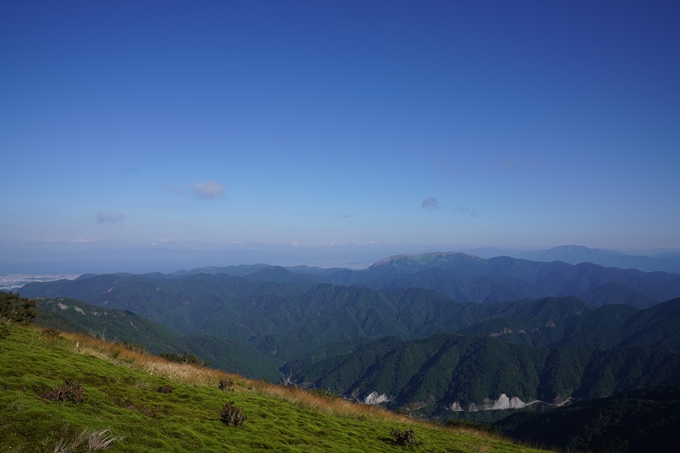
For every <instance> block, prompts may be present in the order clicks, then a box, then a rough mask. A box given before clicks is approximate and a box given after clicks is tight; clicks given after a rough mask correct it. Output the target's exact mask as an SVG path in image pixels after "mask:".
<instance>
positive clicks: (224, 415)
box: [220, 401, 248, 426]
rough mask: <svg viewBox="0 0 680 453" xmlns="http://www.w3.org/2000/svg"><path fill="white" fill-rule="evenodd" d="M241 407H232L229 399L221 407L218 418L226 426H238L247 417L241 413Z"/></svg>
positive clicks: (232, 403) (232, 404)
mask: <svg viewBox="0 0 680 453" xmlns="http://www.w3.org/2000/svg"><path fill="white" fill-rule="evenodd" d="M241 409H242V408H240V407H234V402H233V401H229V402H228V403H227V404H225V405H224V407H222V410H221V411H220V419H221V420H222V421H223V422H224V423H225V424H226V425H227V426H238V425H240V424H241V423H243V422H244V421H246V420H247V419H248V417H246V416H245V415H243V413H242V412H241Z"/></svg>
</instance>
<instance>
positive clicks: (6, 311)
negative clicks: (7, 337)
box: [0, 292, 37, 324]
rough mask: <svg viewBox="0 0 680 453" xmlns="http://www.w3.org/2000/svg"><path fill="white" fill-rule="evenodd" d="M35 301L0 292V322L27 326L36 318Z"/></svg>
mask: <svg viewBox="0 0 680 453" xmlns="http://www.w3.org/2000/svg"><path fill="white" fill-rule="evenodd" d="M33 307H35V301H34V300H33V299H24V298H23V297H19V295H18V294H12V293H3V292H0V321H4V322H16V323H17V324H28V323H30V322H31V321H33V318H35V317H36V316H37V313H36V311H35V310H34V309H33Z"/></svg>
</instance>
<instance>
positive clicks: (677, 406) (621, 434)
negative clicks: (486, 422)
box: [495, 384, 680, 453]
mask: <svg viewBox="0 0 680 453" xmlns="http://www.w3.org/2000/svg"><path fill="white" fill-rule="evenodd" d="M678 414H680V385H677V384H676V385H668V386H663V387H652V388H647V389H638V390H631V391H628V392H624V393H620V394H618V395H614V396H610V397H608V398H603V399H594V400H588V401H583V402H579V403H576V404H573V405H571V406H567V407H563V408H558V409H554V410H551V411H548V412H544V413H539V412H529V411H522V412H520V413H517V414H513V415H510V416H509V417H507V418H505V419H503V420H501V421H499V422H497V423H495V425H496V426H498V427H500V428H501V430H502V432H503V433H504V434H505V435H507V436H510V437H512V438H515V439H518V440H522V441H528V442H534V443H541V444H544V445H549V446H559V447H562V448H563V449H566V448H569V449H578V450H596V449H603V450H604V448H606V447H607V446H609V449H608V450H606V451H615V450H614V448H615V447H616V446H617V445H618V446H619V447H623V446H625V444H627V447H628V448H627V449H626V451H628V452H630V453H635V452H647V451H654V452H676V451H680V439H679V438H678V436H677V433H678V432H680V416H679V415H678ZM624 442H625V444H624ZM619 451H623V450H619Z"/></svg>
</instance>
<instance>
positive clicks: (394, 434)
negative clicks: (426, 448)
mask: <svg viewBox="0 0 680 453" xmlns="http://www.w3.org/2000/svg"><path fill="white" fill-rule="evenodd" d="M390 437H391V438H392V443H393V444H394V445H399V446H400V447H417V446H418V445H422V444H423V443H422V442H421V441H419V440H416V433H415V431H413V428H409V429H406V430H404V431H401V430H398V429H393V430H392V431H390Z"/></svg>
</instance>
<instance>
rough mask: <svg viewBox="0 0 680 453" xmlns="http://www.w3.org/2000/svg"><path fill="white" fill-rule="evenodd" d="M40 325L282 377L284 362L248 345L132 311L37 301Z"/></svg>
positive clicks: (230, 368) (256, 375) (72, 302)
mask: <svg viewBox="0 0 680 453" xmlns="http://www.w3.org/2000/svg"><path fill="white" fill-rule="evenodd" d="M37 302H38V305H37V310H38V317H37V318H36V320H35V322H36V324H38V325H40V326H43V327H51V328H56V329H59V330H63V331H67V332H75V333H83V334H87V335H90V336H92V337H94V338H99V339H102V340H107V341H113V342H128V343H133V344H135V345H143V346H144V347H145V348H146V349H147V350H148V351H149V352H151V353H153V354H156V355H158V354H161V353H165V352H167V353H173V354H176V355H179V356H182V355H183V354H185V353H189V354H194V355H196V356H197V357H198V358H199V359H201V360H203V361H205V362H210V363H211V366H213V367H215V368H220V369H222V370H225V371H228V372H231V373H238V374H241V375H244V376H247V377H252V378H263V377H266V378H268V379H273V380H278V379H279V376H280V373H279V371H278V368H279V367H280V366H281V364H282V363H281V361H279V360H277V359H276V358H273V357H271V356H267V355H264V354H261V353H259V352H258V351H256V350H254V349H253V348H251V347H249V346H248V345H246V344H243V343H238V342H235V341H231V340H226V339H222V338H216V337H209V336H187V335H183V334H181V333H179V332H176V331H174V330H171V329H169V328H167V327H165V326H163V325H160V324H158V323H155V322H153V321H150V320H148V319H145V318H142V317H141V316H138V315H136V314H134V313H132V312H129V311H123V310H112V309H108V308H102V307H96V306H94V305H90V304H86V303H84V302H81V301H78V300H75V299H68V298H58V299H40V300H38V301H37Z"/></svg>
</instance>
